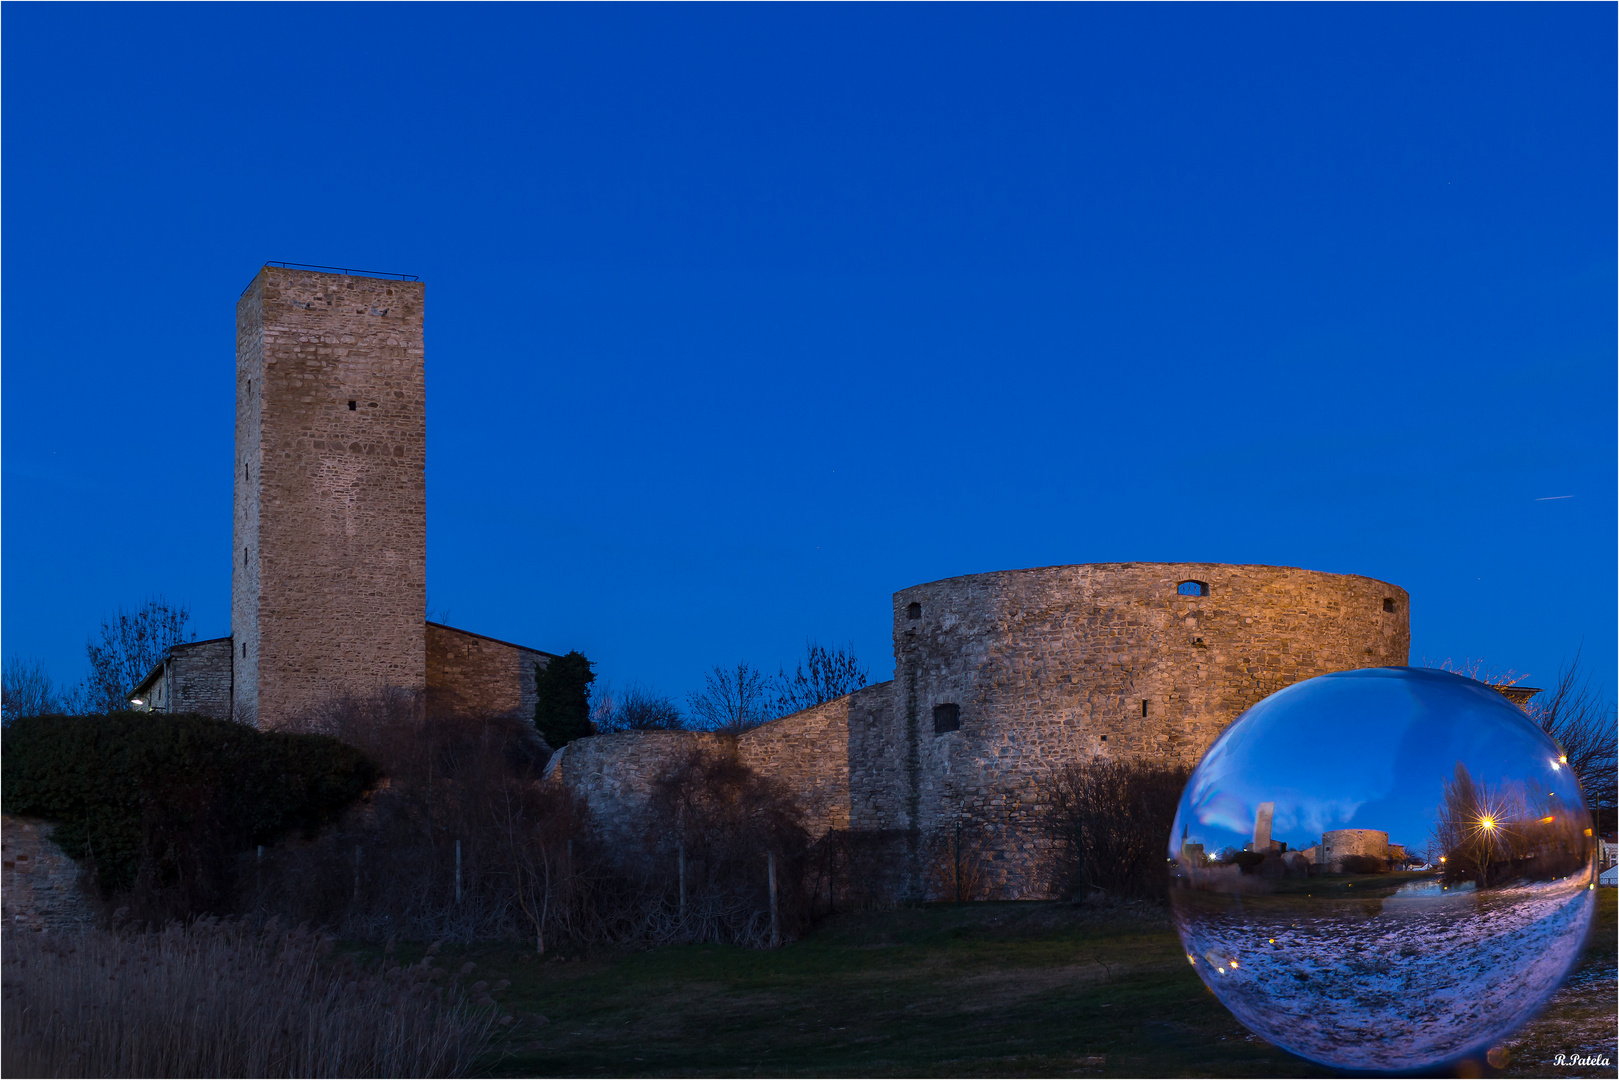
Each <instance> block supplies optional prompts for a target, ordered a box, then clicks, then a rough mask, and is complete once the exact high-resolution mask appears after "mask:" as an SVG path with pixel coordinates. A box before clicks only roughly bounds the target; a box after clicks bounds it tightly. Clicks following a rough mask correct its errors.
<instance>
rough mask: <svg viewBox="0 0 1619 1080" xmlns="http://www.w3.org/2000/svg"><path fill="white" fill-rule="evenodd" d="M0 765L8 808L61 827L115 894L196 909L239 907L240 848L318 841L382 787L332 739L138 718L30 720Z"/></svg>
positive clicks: (368, 766)
mask: <svg viewBox="0 0 1619 1080" xmlns="http://www.w3.org/2000/svg"><path fill="white" fill-rule="evenodd" d="M0 770H3V772H0V780H3V783H4V789H3V796H0V806H3V808H4V810H5V812H6V813H8V814H17V815H22V816H26V817H35V818H43V819H44V820H46V821H49V822H53V823H54V824H55V825H56V829H55V832H54V833H53V839H54V840H55V842H56V844H57V845H58V846H59V847H60V848H61V849H62V850H63V851H64V852H65V853H66V854H68V855H69V856H71V857H73V858H74V859H77V860H79V861H80V862H81V863H84V864H85V865H87V866H88V867H89V868H90V869H92V870H93V872H94V875H95V879H96V883H97V885H98V886H99V888H100V891H101V893H102V895H103V896H111V895H113V894H114V893H118V892H122V891H126V890H129V889H130V888H132V887H133V886H135V885H136V883H137V880H138V879H142V880H143V881H144V883H145V884H146V885H148V886H150V887H153V888H157V889H170V890H173V889H175V888H179V889H181V890H182V891H183V892H184V893H185V894H186V897H187V900H188V902H187V903H184V904H182V905H181V906H182V907H183V908H189V909H191V910H212V909H214V908H215V907H216V906H217V905H218V904H219V903H221V902H224V901H227V900H228V899H229V895H230V886H231V874H232V868H233V863H234V857H235V855H236V854H237V853H238V852H241V851H245V850H248V849H250V848H251V847H252V846H253V845H255V844H268V843H271V842H273V841H275V840H276V839H278V838H279V837H281V836H284V835H286V834H287V833H289V832H291V831H292V830H295V829H301V830H303V831H304V833H305V834H306V835H307V834H311V833H313V831H314V830H315V829H316V828H317V827H318V826H319V825H320V824H321V823H322V822H324V821H327V820H329V819H331V818H332V817H333V816H335V815H336V814H337V813H339V812H340V811H341V810H342V809H343V808H344V807H346V806H348V805H349V804H350V803H352V802H353V801H354V800H355V799H356V798H358V797H359V796H360V795H361V794H362V793H364V792H365V791H366V790H367V789H368V788H370V787H371V786H372V785H373V784H375V782H376V780H377V778H378V770H377V767H376V765H375V764H374V763H373V762H372V761H371V760H370V759H369V758H368V757H366V755H365V754H363V753H361V752H360V751H359V750H356V749H354V748H353V747H351V746H347V745H345V744H343V743H341V742H339V741H338V740H336V739H333V738H330V737H329V736H325V735H304V734H294V733H290V732H275V731H259V730H257V729H255V728H251V727H247V726H245V725H243V724H237V723H233V722H231V721H228V720H214V719H211V718H209V717H205V716H193V715H184V714H178V715H165V714H152V713H134V712H125V713H111V714H108V715H105V716H31V717H22V718H20V719H18V720H16V721H15V722H14V723H12V724H10V725H9V726H7V728H6V729H5V733H4V736H3V743H0Z"/></svg>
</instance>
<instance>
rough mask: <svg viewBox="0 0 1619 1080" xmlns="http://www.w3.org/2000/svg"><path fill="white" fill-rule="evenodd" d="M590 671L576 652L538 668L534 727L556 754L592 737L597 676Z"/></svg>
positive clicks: (587, 662) (586, 663) (587, 664)
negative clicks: (592, 703) (592, 697)
mask: <svg viewBox="0 0 1619 1080" xmlns="http://www.w3.org/2000/svg"><path fill="white" fill-rule="evenodd" d="M590 667H591V665H590V661H589V660H587V659H585V654H584V653H582V652H579V651H578V650H577V649H575V650H574V651H572V652H570V653H568V655H566V656H558V657H555V658H553V659H552V660H551V662H550V663H548V664H546V665H545V666H544V667H539V666H537V665H536V667H535V674H534V681H535V689H536V692H537V694H538V697H537V700H536V701H535V703H534V726H535V727H536V728H538V729H539V732H540V735H541V736H542V737H544V739H545V741H546V743H547V745H549V746H550V747H551V749H553V750H561V749H562V748H563V747H564V746H567V745H568V744H569V743H571V742H573V740H575V739H583V738H584V737H585V736H587V735H589V734H591V728H590V684H591V683H592V682H593V681H595V678H596V673H595V672H594V671H591V670H590Z"/></svg>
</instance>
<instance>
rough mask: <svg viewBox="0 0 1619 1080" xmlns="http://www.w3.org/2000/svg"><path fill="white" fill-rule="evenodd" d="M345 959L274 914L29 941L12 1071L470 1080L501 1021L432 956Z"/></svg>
mask: <svg viewBox="0 0 1619 1080" xmlns="http://www.w3.org/2000/svg"><path fill="white" fill-rule="evenodd" d="M435 951H436V950H435ZM330 953H331V943H330V941H329V939H326V938H324V937H322V936H320V935H318V934H315V933H312V932H310V931H308V930H306V929H303V928H298V929H290V930H289V929H283V928H280V927H278V926H277V925H276V923H275V921H274V920H271V921H270V922H269V923H267V924H266V925H264V926H263V927H262V928H253V927H250V926H249V925H248V924H246V923H242V922H233V921H223V922H221V921H216V920H206V919H205V920H201V921H198V922H196V923H193V924H192V925H190V926H189V927H186V926H180V925H178V924H176V925H172V926H170V927H168V928H167V929H165V930H162V931H160V932H157V933H146V934H117V933H110V932H104V931H95V932H90V933H85V934H75V935H73V936H55V935H46V934H38V935H35V934H13V935H11V936H10V938H9V940H8V941H7V942H6V949H5V955H4V961H3V964H4V1005H3V1010H0V1012H3V1016H0V1023H3V1038H4V1043H3V1050H0V1063H3V1071H4V1073H5V1075H7V1076H175V1077H181V1076H186V1077H189V1076H267V1077H268V1076H455V1075H458V1074H460V1073H462V1072H463V1071H465V1070H466V1069H467V1068H468V1067H469V1066H470V1065H471V1064H472V1062H473V1060H474V1059H475V1058H476V1057H477V1056H478V1055H479V1054H480V1053H482V1052H483V1050H484V1048H485V1047H486V1045H487V1044H488V1041H489V1038H490V1035H491V1032H492V1031H493V1029H494V1028H495V1027H496V1025H497V1024H498V1022H499V1021H498V1020H497V1015H496V1011H495V1010H494V1008H493V1006H492V1003H491V1002H489V999H488V998H487V996H486V995H480V1002H481V1004H473V1005H469V1004H466V1002H465V995H464V994H463V991H462V990H461V988H460V987H459V985H457V984H458V983H459V981H460V978H461V976H460V975H449V974H448V973H446V972H445V970H444V969H443V968H441V967H434V966H433V963H434V958H433V957H432V956H428V957H427V958H426V959H425V960H424V961H423V962H421V963H419V964H413V965H411V966H409V967H400V966H397V965H392V964H391V963H390V962H389V961H386V960H385V961H384V963H383V964H382V965H381V966H378V967H365V966H361V965H359V964H357V963H356V962H355V961H354V960H353V959H352V958H333V957H331V955H330ZM482 989H483V987H482V986H481V985H475V986H474V987H473V988H472V990H473V992H474V993H477V992H478V991H481V990H482ZM506 1022H507V1023H510V1021H509V1020H507V1021H506Z"/></svg>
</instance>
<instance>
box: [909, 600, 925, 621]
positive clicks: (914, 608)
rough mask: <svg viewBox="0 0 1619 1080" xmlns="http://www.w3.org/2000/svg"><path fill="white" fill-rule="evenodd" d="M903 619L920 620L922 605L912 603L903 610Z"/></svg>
mask: <svg viewBox="0 0 1619 1080" xmlns="http://www.w3.org/2000/svg"><path fill="white" fill-rule="evenodd" d="M905 617H906V618H908V619H920V618H921V617H922V605H921V604H914V603H913V604H912V605H911V606H910V607H908V608H906V609H905Z"/></svg>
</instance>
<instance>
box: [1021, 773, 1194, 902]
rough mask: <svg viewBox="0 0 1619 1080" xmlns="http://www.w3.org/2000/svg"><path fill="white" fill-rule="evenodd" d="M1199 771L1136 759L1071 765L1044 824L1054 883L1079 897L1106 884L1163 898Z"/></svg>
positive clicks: (1108, 889) (1109, 889) (1116, 891)
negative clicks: (1175, 837) (1185, 799)
mask: <svg viewBox="0 0 1619 1080" xmlns="http://www.w3.org/2000/svg"><path fill="white" fill-rule="evenodd" d="M1190 775H1191V770H1190V769H1187V768H1184V767H1181V768H1164V767H1162V766H1154V765H1147V764H1143V763H1138V762H1130V761H1097V762H1092V763H1090V764H1087V765H1068V766H1066V767H1064V768H1062V769H1058V770H1057V771H1056V772H1055V773H1054V774H1053V775H1052V778H1051V783H1050V786H1049V788H1048V798H1047V801H1046V803H1045V804H1044V807H1043V812H1042V817H1041V824H1042V826H1043V831H1044V832H1045V835H1046V839H1047V841H1048V849H1047V850H1048V854H1049V870H1050V875H1051V888H1052V891H1053V892H1054V893H1056V894H1057V895H1059V896H1061V895H1067V896H1074V897H1078V896H1080V895H1081V893H1082V892H1084V891H1088V890H1090V889H1098V890H1101V891H1103V892H1105V893H1108V894H1111V895H1113V896H1120V897H1161V896H1163V895H1164V891H1165V889H1166V888H1167V887H1168V883H1169V876H1168V869H1167V867H1168V858H1167V857H1168V852H1169V833H1170V830H1171V829H1172V828H1173V827H1174V824H1175V808H1176V805H1177V804H1178V803H1179V802H1180V796H1181V791H1182V789H1183V788H1185V787H1186V781H1187V779H1188V777H1190Z"/></svg>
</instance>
